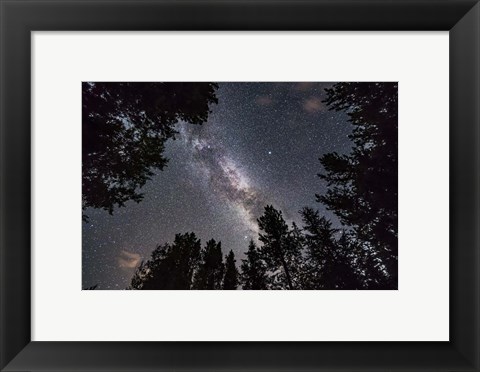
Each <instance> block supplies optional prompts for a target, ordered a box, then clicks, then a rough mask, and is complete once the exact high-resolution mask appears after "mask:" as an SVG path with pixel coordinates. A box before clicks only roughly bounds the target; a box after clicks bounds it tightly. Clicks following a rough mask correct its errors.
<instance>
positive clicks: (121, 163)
mask: <svg viewBox="0 0 480 372" xmlns="http://www.w3.org/2000/svg"><path fill="white" fill-rule="evenodd" d="M216 89H217V85H216V84H213V83H144V82H142V83H118V82H111V83H108V82H107V83H105V82H95V83H88V82H85V83H83V84H82V208H83V210H85V209H86V208H88V207H93V208H101V209H104V210H107V211H108V212H109V213H110V214H111V213H113V210H114V207H115V206H118V207H122V206H124V205H125V203H126V202H127V201H128V200H133V201H135V202H140V201H141V200H142V198H143V194H142V193H140V192H139V190H140V188H141V187H142V186H144V185H145V183H146V182H147V180H149V179H150V178H151V176H153V175H154V172H155V171H156V170H162V169H163V168H164V167H165V166H166V164H167V161H168V159H167V158H165V157H164V156H163V152H164V149H165V141H166V140H167V139H169V138H172V137H174V135H175V133H176V132H175V129H174V125H175V124H176V123H177V122H178V121H183V122H187V123H192V124H202V123H204V122H205V121H206V120H207V118H208V114H209V112H210V110H209V105H210V104H212V103H216V102H217V98H216V95H215V91H216ZM84 219H87V217H86V216H84Z"/></svg>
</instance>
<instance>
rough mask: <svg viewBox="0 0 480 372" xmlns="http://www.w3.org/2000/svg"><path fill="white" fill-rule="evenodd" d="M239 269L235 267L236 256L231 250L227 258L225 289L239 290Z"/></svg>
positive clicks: (224, 279)
mask: <svg viewBox="0 0 480 372" xmlns="http://www.w3.org/2000/svg"><path fill="white" fill-rule="evenodd" d="M238 276H239V273H238V269H237V266H236V265H235V255H234V254H233V251H232V250H231V251H230V252H229V253H228V255H227V256H226V257H225V276H224V278H223V289H237V287H238Z"/></svg>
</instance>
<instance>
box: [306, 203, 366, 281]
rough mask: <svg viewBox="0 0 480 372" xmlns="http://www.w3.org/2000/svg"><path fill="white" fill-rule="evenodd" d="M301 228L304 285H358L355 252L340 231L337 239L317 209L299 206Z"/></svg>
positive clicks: (334, 230)
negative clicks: (303, 237)
mask: <svg viewBox="0 0 480 372" xmlns="http://www.w3.org/2000/svg"><path fill="white" fill-rule="evenodd" d="M302 219H303V222H304V230H305V247H306V261H307V262H306V275H305V283H304V285H305V287H306V288H308V289H358V288H359V287H360V286H361V284H360V283H361V281H360V279H359V278H358V273H357V272H356V268H355V263H354V261H355V259H354V257H355V254H354V252H353V250H351V249H350V248H351V247H350V245H349V244H348V240H347V235H346V234H345V233H344V234H342V235H341V237H340V239H339V240H338V241H337V240H336V238H335V234H336V233H337V232H338V230H337V229H334V228H332V223H331V222H330V221H329V220H327V219H326V218H325V217H323V216H322V217H320V215H319V213H318V211H314V210H313V209H312V208H304V209H303V210H302Z"/></svg>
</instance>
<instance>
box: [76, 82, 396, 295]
mask: <svg viewBox="0 0 480 372" xmlns="http://www.w3.org/2000/svg"><path fill="white" fill-rule="evenodd" d="M216 89H217V85H216V84H214V83H149V84H146V83H121V84H119V83H84V85H83V139H84V141H83V143H84V145H83V162H84V163H83V172H84V173H83V208H84V211H85V209H86V208H87V207H93V208H100V209H105V210H107V211H108V212H109V213H113V211H114V208H115V207H122V206H124V205H125V202H126V201H128V200H133V201H136V202H140V201H141V199H142V194H141V193H140V192H139V189H140V188H141V187H142V186H143V185H144V184H145V183H146V182H147V181H148V180H149V179H150V177H151V176H152V175H153V172H154V171H155V170H162V169H163V167H164V166H165V164H166V162H167V161H168V159H166V158H165V157H164V156H163V150H164V147H165V141H166V140H168V139H169V138H172V137H173V136H174V135H175V130H174V125H175V123H176V122H178V121H179V120H181V121H184V122H187V123H191V124H201V123H203V122H205V121H206V120H207V119H208V114H209V113H210V108H209V107H210V105H211V104H213V103H216V102H217V98H216V95H215V90H216ZM325 91H326V98H325V100H324V101H323V102H324V103H325V104H326V105H327V107H328V109H330V110H336V111H343V112H345V113H346V114H347V115H348V120H349V122H350V123H351V124H352V125H353V130H352V133H351V134H350V135H349V137H350V139H351V141H352V149H351V151H350V153H348V154H338V153H335V152H333V153H327V154H324V155H322V156H321V157H320V158H319V162H320V164H319V169H321V168H323V171H321V173H320V174H318V177H319V178H320V179H321V180H323V181H324V182H325V183H326V185H327V190H326V192H324V193H322V194H317V195H315V197H316V200H317V202H318V203H320V204H322V205H323V206H324V207H325V208H326V209H327V210H328V211H331V212H332V213H333V214H334V215H335V216H336V217H337V218H338V221H339V223H337V224H335V225H334V224H333V223H332V221H330V220H329V219H328V218H327V217H326V216H322V215H321V214H320V212H319V211H318V210H316V209H313V208H311V207H303V208H302V209H301V210H300V211H299V217H300V220H301V221H302V222H301V226H297V224H295V223H294V222H293V223H291V224H288V223H287V221H286V220H285V218H284V216H283V214H282V211H280V210H278V209H276V208H275V207H274V206H273V205H265V206H264V209H263V214H262V215H261V216H258V218H257V224H258V230H259V234H258V237H257V239H256V240H255V241H254V240H250V241H249V242H248V246H246V247H245V257H244V258H242V259H240V262H239V263H238V265H237V260H236V257H235V254H234V252H233V251H232V250H228V247H226V249H225V247H222V243H221V242H220V241H216V240H214V239H211V240H209V241H207V242H206V243H205V245H203V246H202V243H201V241H200V239H199V238H197V236H196V235H195V233H194V232H186V233H178V234H176V235H175V239H174V241H173V242H166V243H163V244H161V245H158V246H157V248H156V249H155V250H154V251H153V252H152V254H151V256H150V258H149V259H148V260H147V261H145V262H142V263H141V264H140V265H139V266H138V267H137V268H136V270H135V273H134V275H133V277H132V279H131V283H130V285H129V287H128V288H127V289H131V290H188V289H195V290H236V289H244V290H283V289H284V290H299V289H303V290H353V289H397V288H398V226H397V225H398V214H397V210H398V155H397V151H398V142H397V141H398V139H397V138H398V136H397V132H398V85H397V83H392V82H387V83H380V82H371V83H368V82H359V83H354V82H351V83H336V84H334V85H333V86H332V87H331V88H328V89H326V90H325ZM105 122H108V123H109V124H110V125H107V126H105V125H100V123H105ZM112 149H115V152H113V151H112ZM126 164H128V166H126ZM299 208H301V206H299ZM83 217H84V219H87V218H88V217H87V216H85V215H84V216H83ZM227 251H228V253H226V252H227ZM225 253H226V254H225ZM90 289H95V288H90Z"/></svg>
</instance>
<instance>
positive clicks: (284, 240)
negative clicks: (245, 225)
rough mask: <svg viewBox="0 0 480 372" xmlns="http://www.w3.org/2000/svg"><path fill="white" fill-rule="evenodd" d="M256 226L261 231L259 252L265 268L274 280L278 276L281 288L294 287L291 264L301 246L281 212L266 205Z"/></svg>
mask: <svg viewBox="0 0 480 372" xmlns="http://www.w3.org/2000/svg"><path fill="white" fill-rule="evenodd" d="M258 227H259V228H260V230H261V231H262V232H261V233H260V234H259V240H260V241H261V242H262V243H263V245H262V247H261V248H260V252H261V255H262V258H263V259H264V260H265V263H266V265H267V269H268V270H269V271H270V272H271V273H273V276H274V277H275V278H274V280H275V279H276V278H277V279H278V278H280V282H283V288H286V289H294V278H293V275H292V274H293V267H292V265H291V264H292V263H293V262H295V261H296V260H297V257H298V256H299V254H300V249H301V247H300V246H299V245H298V244H297V242H295V241H294V239H293V238H292V235H291V234H290V231H289V228H288V225H287V223H286V222H285V220H284V219H283V217H282V212H280V211H277V210H276V209H275V208H274V207H273V206H271V205H267V206H266V207H265V211H264V213H263V215H262V216H261V217H260V218H259V219H258Z"/></svg>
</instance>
